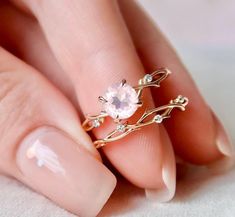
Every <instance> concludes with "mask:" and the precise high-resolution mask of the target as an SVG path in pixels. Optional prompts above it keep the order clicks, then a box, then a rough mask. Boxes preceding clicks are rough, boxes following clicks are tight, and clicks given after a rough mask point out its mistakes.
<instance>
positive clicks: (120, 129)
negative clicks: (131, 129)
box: [116, 124, 126, 133]
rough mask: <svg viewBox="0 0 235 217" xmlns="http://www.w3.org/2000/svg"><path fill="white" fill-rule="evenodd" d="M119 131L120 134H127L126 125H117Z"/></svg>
mask: <svg viewBox="0 0 235 217" xmlns="http://www.w3.org/2000/svg"><path fill="white" fill-rule="evenodd" d="M116 129H117V131H119V132H120V133H123V132H125V129H126V126H125V125H124V124H117V127H116Z"/></svg>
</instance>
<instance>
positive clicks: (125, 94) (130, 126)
mask: <svg viewBox="0 0 235 217" xmlns="http://www.w3.org/2000/svg"><path fill="white" fill-rule="evenodd" d="M169 74H171V72H170V71H169V70H168V69H166V68H161V69H158V70H156V71H154V72H153V73H151V74H146V75H145V76H144V77H143V78H142V79H140V80H139V84H138V85H137V86H135V87H131V86H130V85H129V84H127V83H126V80H122V81H121V82H120V83H116V84H114V85H112V86H110V87H109V88H108V89H107V91H106V92H105V94H104V95H103V96H99V98H98V99H99V101H100V102H101V103H102V106H103V110H102V111H101V112H100V114H98V115H87V116H86V119H85V121H84V122H83V124H82V126H83V128H84V130H85V131H91V130H92V129H94V128H98V127H101V126H102V124H103V123H104V121H105V119H106V118H108V117H109V118H111V119H112V120H113V121H114V123H115V125H116V128H115V129H114V130H113V131H111V132H110V133H108V135H107V136H105V137H104V138H103V139H97V140H96V141H94V145H95V146H96V148H100V147H103V146H105V145H106V144H107V143H110V142H113V141H116V140H119V139H121V138H123V137H125V136H127V135H128V134H130V133H131V132H133V131H136V130H139V129H140V128H142V127H144V126H147V125H150V124H154V123H157V124H160V123H162V121H163V120H164V119H166V118H169V117H170V113H171V112H172V110H173V109H175V108H177V109H180V110H181V111H185V107H186V105H187V104H188V98H186V97H183V96H181V95H179V96H178V97H176V98H175V99H173V100H171V101H170V102H169V103H168V104H166V105H163V106H160V107H157V108H153V109H149V110H145V112H144V113H143V114H142V116H141V117H140V118H139V119H138V120H137V121H136V122H135V123H129V122H128V121H127V119H128V118H130V117H131V116H132V115H133V114H134V113H135V112H136V110H137V109H138V108H139V107H141V106H142V105H143V97H142V93H143V90H144V89H145V88H148V87H160V83H161V82H162V81H163V80H165V79H166V78H167V77H168V75H169Z"/></svg>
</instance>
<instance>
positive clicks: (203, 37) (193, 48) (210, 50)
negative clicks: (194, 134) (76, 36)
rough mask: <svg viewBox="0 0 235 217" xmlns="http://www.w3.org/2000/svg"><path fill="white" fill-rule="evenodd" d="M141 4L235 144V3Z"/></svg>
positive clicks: (181, 0) (148, 0)
mask: <svg viewBox="0 0 235 217" xmlns="http://www.w3.org/2000/svg"><path fill="white" fill-rule="evenodd" d="M139 3H140V4H141V5H142V6H143V7H144V8H145V9H146V10H147V11H148V12H149V14H150V15H151V17H152V18H153V19H154V21H155V22H156V23H157V24H158V26H159V27H160V29H161V30H162V31H163V32H164V33H165V34H166V35H167V37H168V38H169V39H170V41H171V42H172V44H173V46H174V47H175V48H176V50H177V51H178V53H179V55H180V56H181V58H182V60H183V62H184V64H185V65H186V66H187V68H188V69H189V71H190V73H191V74H192V76H193V77H194V79H195V80H196V82H197V84H198V86H199V88H200V90H201V91H202V92H203V95H204V96H205V97H206V99H207V101H208V103H209V104H210V105H211V106H212V107H213V108H214V110H215V111H216V112H217V113H218V114H219V117H220V118H221V119H223V122H224V124H225V127H226V128H227V129H228V130H229V132H230V135H231V137H232V140H233V141H235V114H234V112H235V1H234V0H197V1H192V0H191V1H190V0H139ZM199 109H200V108H199ZM234 143H235V142H234Z"/></svg>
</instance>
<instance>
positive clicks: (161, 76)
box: [82, 68, 171, 131]
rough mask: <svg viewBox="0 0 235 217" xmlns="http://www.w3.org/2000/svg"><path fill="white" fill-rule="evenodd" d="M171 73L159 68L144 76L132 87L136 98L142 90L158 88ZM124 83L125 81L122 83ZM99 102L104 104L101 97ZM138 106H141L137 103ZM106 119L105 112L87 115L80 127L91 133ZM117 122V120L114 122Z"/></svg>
mask: <svg viewBox="0 0 235 217" xmlns="http://www.w3.org/2000/svg"><path fill="white" fill-rule="evenodd" d="M170 74H171V72H170V71H169V70H168V69H166V68H160V69H158V70H156V71H154V72H152V73H151V74H146V75H145V76H144V77H143V78H142V79H140V80H139V85H138V86H136V87H134V89H135V90H136V91H137V95H138V98H140V97H141V95H142V92H143V89H145V88H148V87H160V84H161V82H162V81H163V80H165V79H166V78H167V77H168V75H170ZM124 82H126V81H125V80H123V81H122V83H124ZM99 101H103V102H105V99H104V98H103V97H99ZM139 104H140V106H141V105H142V103H141V102H139ZM106 117H108V114H107V113H106V112H105V111H101V113H100V114H98V115H87V117H86V120H85V121H84V122H83V124H82V126H83V128H84V130H85V131H91V130H92V129H93V128H97V127H99V126H100V125H101V124H103V123H104V121H105V118H106ZM115 121H116V122H118V120H115Z"/></svg>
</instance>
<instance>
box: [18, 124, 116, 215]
mask: <svg viewBox="0 0 235 217" xmlns="http://www.w3.org/2000/svg"><path fill="white" fill-rule="evenodd" d="M17 164H18V167H19V169H20V171H21V172H22V173H23V176H24V178H23V179H24V182H25V183H26V184H27V185H29V186H31V187H32V188H33V189H35V190H36V191H38V192H40V193H42V194H44V195H45V196H46V197H48V198H50V199H51V200H52V201H54V202H56V203H57V204H58V205H60V206H61V207H63V208H65V209H67V210H69V211H71V212H73V213H75V214H76V215H79V216H96V215H97V214H98V212H99V211H100V210H101V208H102V207H103V206H104V204H105V203H106V201H107V200H108V198H109V197H110V195H111V193H112V191H113V190H114V188H115V185H116V179H115V177H114V176H113V174H112V173H111V172H110V171H109V170H108V169H107V168H106V167H105V166H104V165H103V164H102V163H100V162H99V161H98V160H97V159H95V158H94V157H93V156H92V155H90V154H89V153H88V151H87V150H85V149H84V148H83V147H82V146H81V145H79V144H77V143H75V142H74V141H73V140H72V139H71V138H69V136H68V135H66V134H65V133H63V132H61V131H60V130H57V129H55V128H51V127H50V128H49V127H46V128H40V129H37V130H35V131H34V132H32V133H30V135H29V136H27V137H26V138H25V139H24V140H23V142H22V143H21V144H20V146H19V149H18V152H17Z"/></svg>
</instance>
